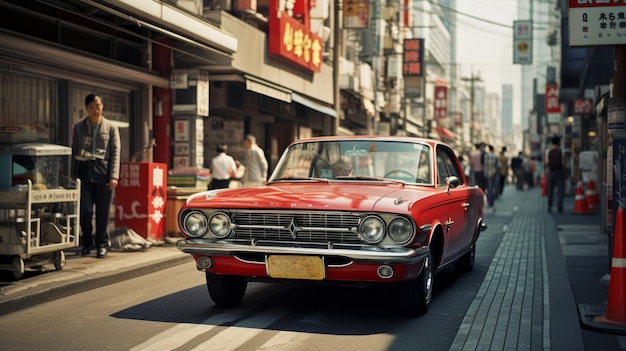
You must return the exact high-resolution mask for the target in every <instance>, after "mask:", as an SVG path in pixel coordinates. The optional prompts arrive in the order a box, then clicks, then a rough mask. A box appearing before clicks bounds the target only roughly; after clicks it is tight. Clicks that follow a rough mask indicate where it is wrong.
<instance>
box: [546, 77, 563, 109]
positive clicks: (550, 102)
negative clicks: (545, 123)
mask: <svg viewBox="0 0 626 351" xmlns="http://www.w3.org/2000/svg"><path fill="white" fill-rule="evenodd" d="M545 104H546V113H547V114H551V113H555V114H556V113H561V104H560V103H559V85H558V84H547V85H546V95H545Z"/></svg>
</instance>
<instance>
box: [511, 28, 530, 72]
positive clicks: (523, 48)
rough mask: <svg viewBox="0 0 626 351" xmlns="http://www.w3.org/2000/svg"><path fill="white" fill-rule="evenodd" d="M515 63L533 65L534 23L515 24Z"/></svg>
mask: <svg viewBox="0 0 626 351" xmlns="http://www.w3.org/2000/svg"><path fill="white" fill-rule="evenodd" d="M513 63H519V64H531V63H533V22H532V21H529V20H526V21H514V22H513Z"/></svg>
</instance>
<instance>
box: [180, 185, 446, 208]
mask: <svg viewBox="0 0 626 351" xmlns="http://www.w3.org/2000/svg"><path fill="white" fill-rule="evenodd" d="M435 192H437V190H435V189H434V188H432V187H431V188H424V187H419V186H404V185H401V184H384V185H378V184H376V185H372V184H365V185H364V184H363V183H351V182H336V183H335V182H331V183H330V184H318V183H314V184H311V183H306V184H293V183H289V184H286V183H285V184H273V185H271V186H265V187H258V188H244V189H227V190H218V191H206V192H202V193H198V194H195V195H192V196H190V197H189V198H188V200H187V204H186V206H185V207H210V208H248V209H288V210H337V211H351V210H355V211H357V210H358V211H383V212H408V210H409V208H410V207H411V206H412V205H413V204H414V203H415V201H417V200H419V199H421V198H425V197H428V196H429V195H432V194H433V193H435Z"/></svg>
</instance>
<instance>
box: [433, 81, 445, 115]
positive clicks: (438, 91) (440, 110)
mask: <svg viewBox="0 0 626 351" xmlns="http://www.w3.org/2000/svg"><path fill="white" fill-rule="evenodd" d="M446 117H448V87H446V86H443V85H436V86H435V119H439V118H446Z"/></svg>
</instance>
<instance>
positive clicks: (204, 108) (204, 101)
mask: <svg viewBox="0 0 626 351" xmlns="http://www.w3.org/2000/svg"><path fill="white" fill-rule="evenodd" d="M196 114H197V115H198V116H204V117H209V74H208V73H207V72H200V73H199V74H198V82H197V84H196Z"/></svg>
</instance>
